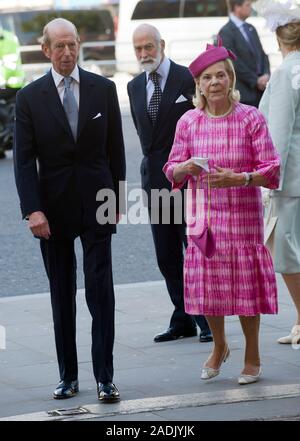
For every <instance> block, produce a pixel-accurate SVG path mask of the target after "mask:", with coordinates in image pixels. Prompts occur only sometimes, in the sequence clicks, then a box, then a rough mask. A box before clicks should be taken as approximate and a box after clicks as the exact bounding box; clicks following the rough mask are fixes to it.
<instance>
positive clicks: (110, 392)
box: [97, 383, 120, 403]
mask: <svg viewBox="0 0 300 441" xmlns="http://www.w3.org/2000/svg"><path fill="white" fill-rule="evenodd" d="M97 392H98V400H99V401H102V402H103V403H115V402H116V401H120V393H119V391H118V389H117V387H116V386H115V385H114V384H113V383H105V384H103V383H98V384H97Z"/></svg>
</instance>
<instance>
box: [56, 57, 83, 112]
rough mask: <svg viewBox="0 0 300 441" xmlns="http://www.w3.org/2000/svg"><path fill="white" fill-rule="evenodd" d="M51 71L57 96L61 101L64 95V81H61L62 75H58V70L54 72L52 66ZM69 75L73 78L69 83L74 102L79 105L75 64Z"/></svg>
mask: <svg viewBox="0 0 300 441" xmlns="http://www.w3.org/2000/svg"><path fill="white" fill-rule="evenodd" d="M51 73H52V77H53V81H54V83H55V86H56V89H57V92H58V95H59V98H60V100H61V102H63V96H64V90H65V86H64V82H63V79H64V76H63V75H60V74H59V73H58V72H56V70H55V69H54V67H53V66H52V68H51ZM69 76H70V77H71V78H73V80H74V81H73V82H72V84H71V89H72V90H73V92H74V95H75V99H76V102H77V104H78V106H79V83H80V77H79V69H78V66H77V65H76V66H75V68H74V70H73V72H72V73H71V74H70V75H69Z"/></svg>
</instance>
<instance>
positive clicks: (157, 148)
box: [128, 61, 195, 201]
mask: <svg viewBox="0 0 300 441" xmlns="http://www.w3.org/2000/svg"><path fill="white" fill-rule="evenodd" d="M194 91H195V83H194V80H193V77H192V75H191V74H190V72H189V70H188V69H187V68H186V67H184V66H180V65H178V64H175V63H174V62H172V61H171V66H170V71H169V75H168V78H167V82H166V85H165V88H164V91H163V95H162V100H161V103H160V108H159V112H158V115H157V119H156V123H155V125H154V126H152V124H151V121H150V119H149V116H148V113H147V97H146V73H145V72H143V73H141V74H140V75H138V76H137V77H136V78H134V79H133V80H132V81H130V82H129V83H128V95H129V100H130V108H131V114H132V118H133V121H134V124H135V127H136V130H137V133H138V135H139V138H140V142H141V147H142V150H143V154H144V158H143V160H142V164H141V176H142V188H143V189H144V190H146V192H147V194H148V200H149V201H150V190H151V189H152V188H157V189H162V188H167V189H171V184H170V182H169V181H168V180H167V179H166V177H165V175H164V173H163V172H162V168H163V166H164V164H165V163H166V162H167V160H168V157H169V153H170V150H171V147H172V144H173V140H174V134H175V129H176V124H177V121H178V120H179V118H180V117H181V116H182V115H183V114H184V113H185V112H187V111H188V110H190V109H192V108H193V107H194V106H193V104H192V96H193V94H194ZM181 95H183V96H184V97H185V98H187V101H183V102H181V103H175V102H176V100H177V99H178V98H179V97H180V96H181Z"/></svg>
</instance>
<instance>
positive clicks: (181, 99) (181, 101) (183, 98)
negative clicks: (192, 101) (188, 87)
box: [175, 95, 187, 104]
mask: <svg viewBox="0 0 300 441" xmlns="http://www.w3.org/2000/svg"><path fill="white" fill-rule="evenodd" d="M184 101H187V98H186V97H185V96H183V95H180V96H179V97H178V98H177V100H176V101H175V104H177V103H183V102H184Z"/></svg>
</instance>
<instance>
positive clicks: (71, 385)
mask: <svg viewBox="0 0 300 441" xmlns="http://www.w3.org/2000/svg"><path fill="white" fill-rule="evenodd" d="M78 392H79V383H78V380H74V381H60V382H59V383H58V386H57V388H56V389H55V391H54V392H53V398H55V399H56V400H64V399H65V398H72V397H75V395H77V393H78Z"/></svg>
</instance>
